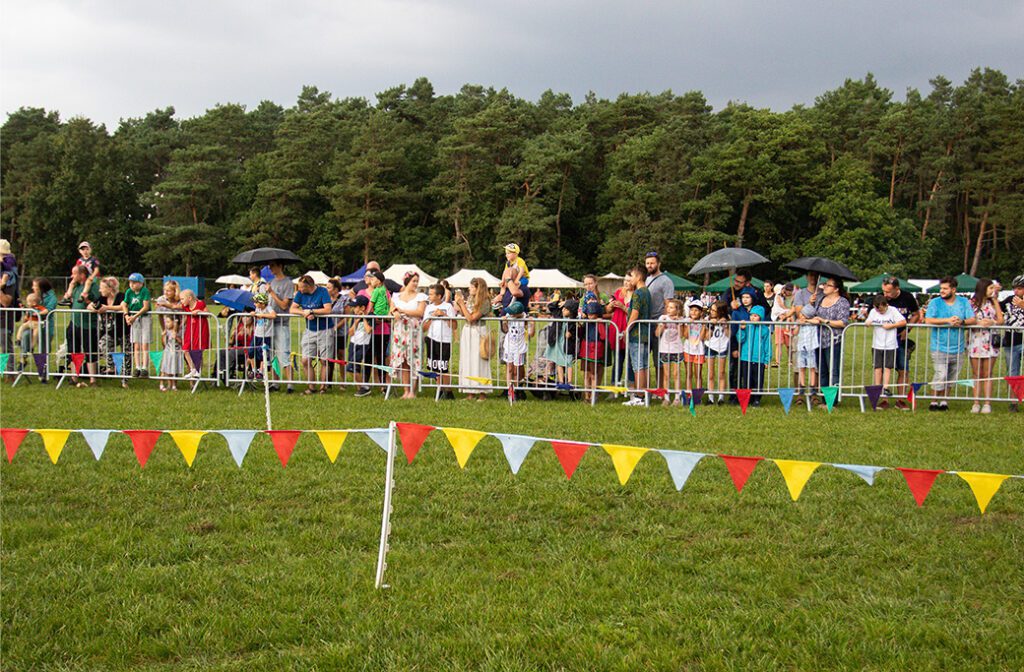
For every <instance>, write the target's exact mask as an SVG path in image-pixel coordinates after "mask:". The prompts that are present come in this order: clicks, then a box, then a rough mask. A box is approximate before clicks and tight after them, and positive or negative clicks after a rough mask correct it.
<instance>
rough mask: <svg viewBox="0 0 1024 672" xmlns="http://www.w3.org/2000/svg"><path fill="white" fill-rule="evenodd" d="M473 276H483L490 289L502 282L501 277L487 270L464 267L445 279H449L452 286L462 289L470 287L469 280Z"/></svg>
mask: <svg viewBox="0 0 1024 672" xmlns="http://www.w3.org/2000/svg"><path fill="white" fill-rule="evenodd" d="M473 278H483V279H484V282H486V283H487V286H488V287H489V288H490V289H497V288H498V285H500V284H501V280H500V279H499V278H496V277H494V276H493V275H491V274H490V273H488V272H487V271H483V270H479V269H476V268H464V269H462V270H461V271H459V272H458V273H455V274H454V275H449V276H448V277H447V278H445V280H447V281H448V284H449V285H451V286H452V287H455V288H456V289H461V288H463V287H469V281H470V280H472V279H473Z"/></svg>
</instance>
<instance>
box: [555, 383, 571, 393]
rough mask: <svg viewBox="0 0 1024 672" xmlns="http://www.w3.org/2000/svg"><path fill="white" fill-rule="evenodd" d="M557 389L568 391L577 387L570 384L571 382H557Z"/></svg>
mask: <svg viewBox="0 0 1024 672" xmlns="http://www.w3.org/2000/svg"><path fill="white" fill-rule="evenodd" d="M555 389H556V390H565V391H567V392H572V391H573V389H575V388H573V386H572V385H570V384H569V383H556V384H555Z"/></svg>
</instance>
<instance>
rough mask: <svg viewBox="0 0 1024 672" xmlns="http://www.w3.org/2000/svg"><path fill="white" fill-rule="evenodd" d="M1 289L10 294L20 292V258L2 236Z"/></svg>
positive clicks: (0, 259) (0, 249) (0, 260)
mask: <svg viewBox="0 0 1024 672" xmlns="http://www.w3.org/2000/svg"><path fill="white" fill-rule="evenodd" d="M0 291H2V292H3V293H4V294H6V295H8V296H14V295H16V294H17V293H18V260H17V259H16V258H15V257H14V255H13V254H11V244H10V242H8V241H7V240H6V239H4V238H0Z"/></svg>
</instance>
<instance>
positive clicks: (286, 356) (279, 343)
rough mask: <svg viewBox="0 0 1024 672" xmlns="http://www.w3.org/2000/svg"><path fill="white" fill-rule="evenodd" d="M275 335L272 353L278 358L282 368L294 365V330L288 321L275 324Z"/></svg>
mask: <svg viewBox="0 0 1024 672" xmlns="http://www.w3.org/2000/svg"><path fill="white" fill-rule="evenodd" d="M273 329H274V335H273V337H272V338H271V341H270V342H271V353H273V355H274V357H277V361H278V362H280V364H281V366H291V364H292V329H291V323H290V322H289V321H287V320H285V321H284V323H279V322H274V327H273Z"/></svg>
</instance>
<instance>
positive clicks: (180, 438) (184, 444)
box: [167, 429, 206, 467]
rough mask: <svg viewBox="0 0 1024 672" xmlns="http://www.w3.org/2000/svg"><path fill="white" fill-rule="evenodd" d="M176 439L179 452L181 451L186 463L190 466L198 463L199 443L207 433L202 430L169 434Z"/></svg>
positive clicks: (179, 431) (180, 430) (178, 430)
mask: <svg viewBox="0 0 1024 672" xmlns="http://www.w3.org/2000/svg"><path fill="white" fill-rule="evenodd" d="M167 433H168V434H170V435H171V438H172V439H174V442H175V443H176V444H178V450H180V451H181V454H182V456H183V457H184V458H185V463H186V464H187V465H188V466H190V467H191V466H192V463H193V462H195V461H196V453H198V452H199V442H200V441H201V440H202V438H203V436H204V435H205V434H206V432H204V431H201V430H195V431H194V430H184V429H176V430H174V431H170V432H167Z"/></svg>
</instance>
